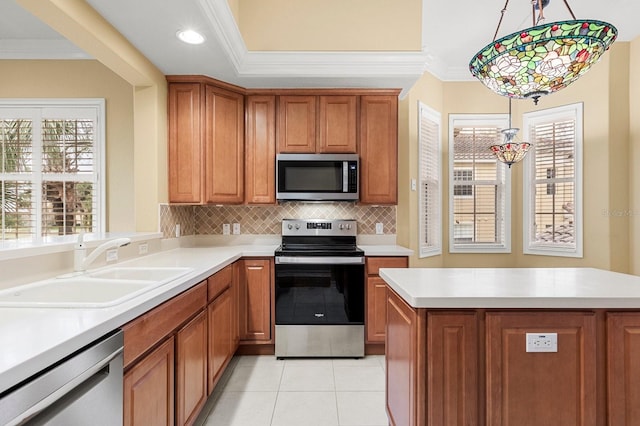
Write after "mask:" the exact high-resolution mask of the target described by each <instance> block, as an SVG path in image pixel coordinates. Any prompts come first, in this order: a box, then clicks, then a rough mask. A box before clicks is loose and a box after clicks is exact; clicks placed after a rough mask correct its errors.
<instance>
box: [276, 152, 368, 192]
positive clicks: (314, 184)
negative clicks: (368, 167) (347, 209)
mask: <svg viewBox="0 0 640 426" xmlns="http://www.w3.org/2000/svg"><path fill="white" fill-rule="evenodd" d="M359 165H360V164H359V159H358V155H357V154H278V155H277V156H276V198H277V199H278V200H302V201H357V200H358V197H359V195H360V189H359V172H360V171H359V168H360V167H359Z"/></svg>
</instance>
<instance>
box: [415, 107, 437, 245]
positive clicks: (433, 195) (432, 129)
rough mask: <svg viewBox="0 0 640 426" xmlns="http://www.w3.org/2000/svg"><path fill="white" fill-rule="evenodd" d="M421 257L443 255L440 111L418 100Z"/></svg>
mask: <svg viewBox="0 0 640 426" xmlns="http://www.w3.org/2000/svg"><path fill="white" fill-rule="evenodd" d="M418 121H419V123H418V125H419V128H418V133H419V141H418V143H419V148H418V151H419V156H420V160H419V161H420V163H419V169H420V170H419V176H420V257H428V256H435V255H438V254H442V220H441V217H440V215H441V211H442V205H441V201H440V200H442V194H441V181H442V160H441V158H442V154H441V150H440V132H441V130H440V129H441V118H440V113H439V112H437V111H434V110H433V109H431V108H429V107H427V106H426V105H424V104H422V103H421V102H418Z"/></svg>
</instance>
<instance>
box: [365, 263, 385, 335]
mask: <svg viewBox="0 0 640 426" xmlns="http://www.w3.org/2000/svg"><path fill="white" fill-rule="evenodd" d="M386 322H387V283H385V282H384V280H383V279H382V278H380V277H377V276H376V277H368V278H367V343H380V342H382V343H384V336H385V326H386Z"/></svg>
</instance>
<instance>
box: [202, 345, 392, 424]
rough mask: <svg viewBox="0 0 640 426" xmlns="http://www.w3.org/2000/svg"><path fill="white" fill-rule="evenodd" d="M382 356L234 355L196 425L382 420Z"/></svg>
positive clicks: (352, 422)
mask: <svg viewBox="0 0 640 426" xmlns="http://www.w3.org/2000/svg"><path fill="white" fill-rule="evenodd" d="M384 387H385V377H384V357H383V356H367V357H365V358H363V359H286V360H277V359H276V358H275V357H274V356H273V355H271V356H239V357H235V358H234V359H233V360H232V361H231V363H230V365H229V368H228V369H227V371H226V372H225V374H224V376H223V377H222V379H221V380H220V383H219V384H218V385H217V386H216V389H215V390H214V392H213V394H212V395H211V397H210V398H209V400H208V401H207V404H206V406H205V407H204V409H203V410H202V413H201V415H200V417H199V418H198V420H197V421H196V425H197V426H387V425H388V424H389V422H388V420H387V415H386V413H385V396H384Z"/></svg>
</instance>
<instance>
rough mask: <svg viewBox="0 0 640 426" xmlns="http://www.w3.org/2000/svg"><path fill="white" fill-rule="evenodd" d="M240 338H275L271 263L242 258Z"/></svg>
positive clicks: (262, 339) (267, 339)
mask: <svg viewBox="0 0 640 426" xmlns="http://www.w3.org/2000/svg"><path fill="white" fill-rule="evenodd" d="M240 268H241V271H240V277H241V279H240V288H239V289H240V340H245V341H247V340H248V341H269V340H271V263H270V261H269V260H268V259H245V260H241V261H240Z"/></svg>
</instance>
